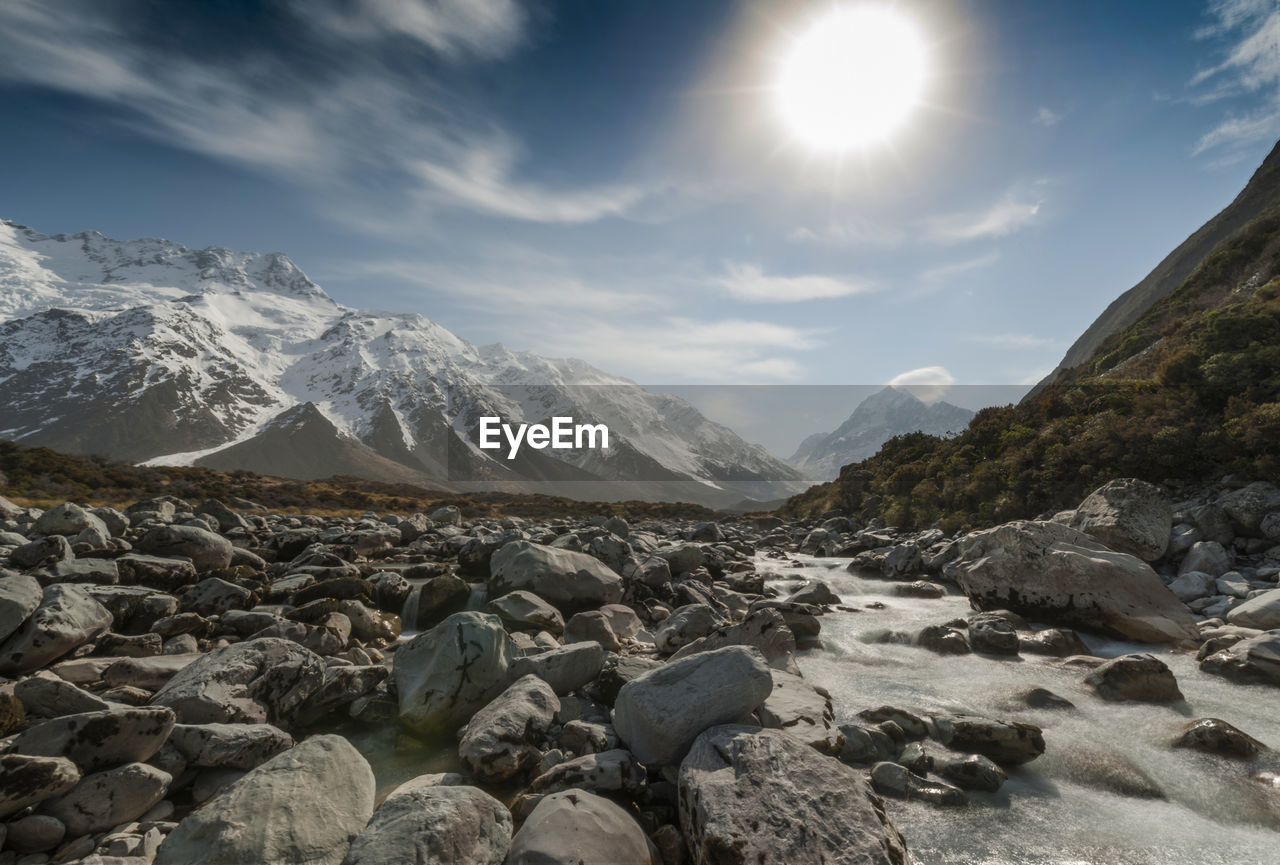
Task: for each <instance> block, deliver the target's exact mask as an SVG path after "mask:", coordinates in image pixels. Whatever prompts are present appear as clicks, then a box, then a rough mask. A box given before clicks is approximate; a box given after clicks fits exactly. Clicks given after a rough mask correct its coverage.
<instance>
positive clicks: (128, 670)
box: [102, 652, 204, 691]
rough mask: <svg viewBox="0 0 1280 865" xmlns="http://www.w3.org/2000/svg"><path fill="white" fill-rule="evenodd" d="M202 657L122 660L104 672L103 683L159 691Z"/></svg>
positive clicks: (192, 653) (114, 662)
mask: <svg viewBox="0 0 1280 865" xmlns="http://www.w3.org/2000/svg"><path fill="white" fill-rule="evenodd" d="M202 657H204V656H203V655H201V654H200V653H199V652H186V653H182V654H176V653H175V654H168V655H154V656H152V657H149V658H120V659H119V660H116V661H113V662H112V664H111V665H110V666H109V667H107V668H106V669H105V670H103V671H102V681H104V682H106V683H107V684H108V685H111V686H112V687H116V688H145V689H147V690H148V691H158V690H160V689H161V688H163V687H164V686H165V685H167V684H168V683H169V681H170V680H171V679H172V678H173V677H174V676H176V675H178V673H180V672H182V671H183V670H185V669H186V668H187V667H189V666H191V665H192V664H194V663H195V662H196V661H198V660H200V659H201V658H202Z"/></svg>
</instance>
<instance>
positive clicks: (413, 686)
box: [394, 551, 515, 736]
mask: <svg viewBox="0 0 1280 865" xmlns="http://www.w3.org/2000/svg"><path fill="white" fill-rule="evenodd" d="M499 552H501V551H499ZM514 654H515V646H514V644H513V643H512V642H511V638H510V637H509V636H507V632H506V631H505V630H503V628H502V621H501V620H500V619H499V618H498V617H497V616H494V615H489V614H485V613H454V614H453V615H452V616H450V617H449V618H447V619H445V620H444V621H443V622H441V623H440V624H438V625H436V626H435V627H434V628H432V629H431V630H429V631H425V632H423V633H421V634H419V635H418V636H416V637H414V638H413V639H412V640H410V641H409V642H408V643H407V644H405V645H404V646H402V647H401V648H400V649H399V650H397V652H396V663H395V674H394V675H395V683H396V690H397V693H398V694H399V700H400V723H402V724H404V725H405V726H406V727H408V728H409V729H410V730H413V731H414V732H416V733H418V734H419V735H422V736H436V735H442V734H443V735H450V734H452V733H453V732H454V731H455V730H457V729H458V727H460V726H462V725H463V724H465V723H466V722H467V720H468V719H469V718H470V717H471V716H472V715H473V714H475V713H476V712H477V711H479V710H480V709H481V708H483V707H484V706H485V705H486V704H487V703H488V702H489V701H490V700H492V699H493V698H494V697H496V696H498V694H500V693H502V690H503V689H504V688H505V687H506V686H507V667H508V666H510V663H511V658H512V657H513V656H514Z"/></svg>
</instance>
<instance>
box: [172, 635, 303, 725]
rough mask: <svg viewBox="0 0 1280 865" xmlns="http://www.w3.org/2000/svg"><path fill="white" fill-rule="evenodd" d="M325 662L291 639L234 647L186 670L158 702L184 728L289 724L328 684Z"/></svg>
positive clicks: (197, 661)
mask: <svg viewBox="0 0 1280 865" xmlns="http://www.w3.org/2000/svg"><path fill="white" fill-rule="evenodd" d="M324 669H325V668H324V661H323V660H322V659H321V658H320V656H319V655H317V654H315V653H314V652H312V651H310V650H308V649H305V648H303V647H302V646H299V645H298V644H297V643H293V642H290V641H289V640H281V639H275V638H263V639H259V640H249V641H247V642H244V643H234V644H232V645H230V646H227V647H225V648H222V649H217V650H215V651H213V652H210V653H209V654H207V655H203V656H201V657H200V658H199V659H198V660H196V661H195V662H193V663H191V664H188V665H187V666H185V667H183V669H182V670H180V671H179V672H178V673H177V674H176V675H174V677H173V678H171V679H170V680H169V682H168V684H166V685H165V686H164V687H163V688H161V689H160V690H159V691H158V692H157V693H156V695H155V697H153V698H152V701H151V702H152V703H153V704H154V705H157V706H168V707H170V708H171V709H173V710H174V711H175V712H176V713H177V714H178V719H179V720H180V721H182V722H183V723H184V724H226V723H237V724H260V723H262V722H264V721H265V722H266V723H269V724H276V725H280V724H281V723H282V722H287V720H288V718H289V717H290V715H291V714H292V713H293V712H294V710H296V709H297V708H298V706H300V705H301V704H302V703H303V701H304V700H306V699H307V697H309V696H311V695H312V694H313V693H315V692H316V691H318V690H319V689H320V687H321V686H322V685H323V684H324Z"/></svg>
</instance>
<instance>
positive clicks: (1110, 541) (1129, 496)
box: [1071, 478, 1173, 562]
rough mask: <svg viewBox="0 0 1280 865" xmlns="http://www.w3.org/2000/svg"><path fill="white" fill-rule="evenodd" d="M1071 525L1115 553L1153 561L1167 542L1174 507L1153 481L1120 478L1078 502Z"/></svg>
mask: <svg viewBox="0 0 1280 865" xmlns="http://www.w3.org/2000/svg"><path fill="white" fill-rule="evenodd" d="M1071 526H1072V527H1073V528H1077V529H1080V530H1081V531H1082V532H1084V533H1085V534H1087V535H1091V536H1093V537H1095V538H1097V539H1098V540H1099V541H1100V542H1101V543H1102V544H1103V545H1105V546H1107V547H1110V548H1111V549H1113V550H1116V551H1117V552H1121V553H1128V554H1129V555H1132V556H1137V557H1138V558H1140V559H1142V560H1144V561H1148V562H1154V561H1155V560H1156V559H1158V558H1160V557H1161V556H1163V555H1164V553H1165V549H1166V548H1167V547H1168V545H1169V532H1170V529H1172V527H1173V508H1172V507H1171V506H1170V504H1169V500H1168V498H1166V496H1165V494H1164V493H1163V492H1162V491H1161V490H1160V488H1159V487H1157V486H1155V485H1154V484H1149V483H1147V482H1146V481H1140V480H1137V479H1136V478H1119V479H1117V480H1113V481H1108V482H1107V483H1105V484H1103V485H1102V486H1101V487H1099V488H1098V489H1096V490H1094V491H1093V492H1092V493H1091V494H1090V495H1089V496H1088V497H1087V498H1086V499H1085V500H1084V501H1083V502H1081V503H1080V506H1079V507H1078V508H1076V511H1075V517H1074V518H1073V519H1072V521H1071Z"/></svg>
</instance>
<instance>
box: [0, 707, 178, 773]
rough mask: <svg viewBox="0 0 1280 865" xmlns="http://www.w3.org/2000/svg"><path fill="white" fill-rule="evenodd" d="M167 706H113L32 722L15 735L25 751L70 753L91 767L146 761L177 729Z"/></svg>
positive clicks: (87, 768) (68, 755)
mask: <svg viewBox="0 0 1280 865" xmlns="http://www.w3.org/2000/svg"><path fill="white" fill-rule="evenodd" d="M173 723H174V715H173V712H172V711H171V710H169V709H166V708H159V707H145V708H144V707H139V708H128V709H107V710H105V711H101V712H85V713H83V714H79V715H67V716H65V717H62V718H55V719H53V720H51V721H45V722H43V723H41V724H37V725H35V726H34V727H31V728H30V729H28V730H27V731H26V732H24V733H22V734H20V735H19V736H18V737H17V738H16V739H15V740H14V741H13V750H14V751H15V752H17V753H19V754H28V755H32V756H41V757H66V758H67V759H69V760H72V761H73V762H75V764H76V765H77V766H79V767H80V768H81V769H83V770H84V771H86V772H95V771H97V770H99V769H106V768H108V767H111V766H118V765H120V764H121V763H131V762H138V763H141V762H145V761H146V760H149V759H151V756H152V755H153V754H155V753H156V751H158V750H160V746H161V745H163V744H164V743H165V740H166V739H167V738H168V736H169V731H170V730H172V729H173Z"/></svg>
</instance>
